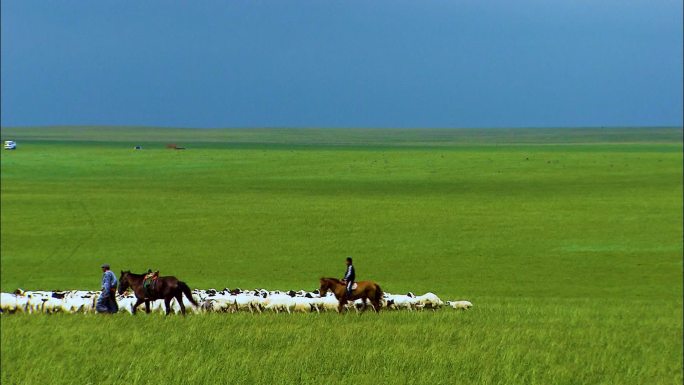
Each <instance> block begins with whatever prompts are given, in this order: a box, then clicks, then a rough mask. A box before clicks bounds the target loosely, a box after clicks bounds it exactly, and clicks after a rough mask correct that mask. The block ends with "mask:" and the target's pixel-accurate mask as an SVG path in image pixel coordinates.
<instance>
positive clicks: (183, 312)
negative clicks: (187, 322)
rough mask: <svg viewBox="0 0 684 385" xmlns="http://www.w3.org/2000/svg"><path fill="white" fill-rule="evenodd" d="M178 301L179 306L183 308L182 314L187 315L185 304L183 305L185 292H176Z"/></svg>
mask: <svg viewBox="0 0 684 385" xmlns="http://www.w3.org/2000/svg"><path fill="white" fill-rule="evenodd" d="M176 301H178V306H180V309H181V314H182V315H185V305H183V293H182V292H180V291H179V292H178V293H176Z"/></svg>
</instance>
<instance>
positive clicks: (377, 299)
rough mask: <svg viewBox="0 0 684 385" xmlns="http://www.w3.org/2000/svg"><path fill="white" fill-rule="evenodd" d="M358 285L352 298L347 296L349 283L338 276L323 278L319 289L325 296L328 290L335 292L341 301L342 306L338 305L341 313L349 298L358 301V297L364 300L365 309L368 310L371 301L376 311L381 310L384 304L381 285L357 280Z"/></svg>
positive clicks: (353, 291)
mask: <svg viewBox="0 0 684 385" xmlns="http://www.w3.org/2000/svg"><path fill="white" fill-rule="evenodd" d="M356 285H357V287H356V289H354V290H352V295H351V297H350V298H347V285H346V284H345V283H344V282H342V281H341V280H339V279H337V278H321V287H320V288H319V289H318V290H319V293H320V295H321V297H323V296H325V293H326V292H327V291H328V290H330V291H331V292H332V293H333V294H335V298H337V301H338V302H339V303H340V306H339V307H338V311H339V312H340V313H341V312H342V310H343V309H344V305H346V304H347V302H348V300H351V301H356V300H357V299H361V300H362V301H363V309H364V310H366V306H367V303H366V301H370V303H371V305H373V308H374V309H375V312H376V313H377V312H379V311H380V306H381V305H382V303H381V300H382V289H381V288H380V285H378V284H377V283H375V282H373V281H360V282H356Z"/></svg>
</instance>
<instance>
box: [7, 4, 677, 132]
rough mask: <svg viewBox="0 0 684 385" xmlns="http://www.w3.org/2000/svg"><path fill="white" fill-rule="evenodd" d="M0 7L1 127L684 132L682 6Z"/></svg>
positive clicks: (167, 5)
mask: <svg viewBox="0 0 684 385" xmlns="http://www.w3.org/2000/svg"><path fill="white" fill-rule="evenodd" d="M141 3H143V4H141ZM1 4H2V20H1V32H2V35H1V40H2V41H1V43H2V45H1V47H0V49H1V55H2V56H1V60H2V63H1V64H2V66H1V71H0V72H1V79H0V80H1V82H2V83H1V93H2V95H1V96H2V99H1V108H2V111H1V112H2V115H1V122H0V123H1V124H2V126H24V125H71V124H74V125H90V124H98V125H148V126H175V127H263V126H269V127H293V126H305V127H523V126H528V127H529V126H625V125H629V126H652V125H668V126H671V125H676V126H681V125H682V119H683V118H682V104H683V100H682V87H683V80H682V67H683V65H684V63H683V60H682V55H683V54H682V46H683V42H682V33H683V32H682V1H681V0H673V1H658V0H654V1H588V0H576V1H563V2H561V1H548V0H547V1H541V0H540V1H529V0H521V1H475V0H472V1H470V0H467V1H461V0H453V1H431V0H421V1H417V0H416V1H402V0H392V1H382V0H375V1H355V0H345V1H324V0H312V1H300V0H290V1H257V0H242V1H206V0H205V1H201V2H180V1H178V2H173V1H163V2H162V1H149V0H148V1H144V2H135V1H96V2H91V1H79V2H75V1H28V0H21V1H20V0H6V1H5V0H3V1H2V3H1Z"/></svg>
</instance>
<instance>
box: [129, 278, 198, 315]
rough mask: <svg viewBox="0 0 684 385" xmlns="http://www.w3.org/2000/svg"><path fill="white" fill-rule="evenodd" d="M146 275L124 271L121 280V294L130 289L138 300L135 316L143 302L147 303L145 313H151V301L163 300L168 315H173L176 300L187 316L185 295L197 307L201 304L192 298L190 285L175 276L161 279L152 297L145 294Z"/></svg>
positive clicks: (158, 279)
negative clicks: (172, 301)
mask: <svg viewBox="0 0 684 385" xmlns="http://www.w3.org/2000/svg"><path fill="white" fill-rule="evenodd" d="M144 279H145V274H133V273H131V272H130V271H122V272H121V277H120V278H119V294H123V293H124V291H126V290H127V289H128V288H129V287H130V288H131V289H132V290H133V293H134V294H135V297H136V298H137V299H138V300H137V301H136V302H135V304H134V305H133V309H132V313H133V314H135V309H136V308H137V307H138V306H140V304H142V303H143V302H144V303H145V312H146V313H148V314H149V312H150V301H154V300H157V299H163V300H164V305H166V315H169V314H170V313H171V300H172V299H174V298H175V299H176V301H178V305H179V306H180V309H181V313H182V314H183V315H185V305H183V294H185V296H186V297H187V298H188V300H189V301H190V303H192V304H193V305H195V306H199V304H198V303H197V302H196V301H195V299H194V298H192V292H191V291H190V288H189V287H188V285H186V284H185V282H183V281H179V280H178V279H177V278H176V277H174V276H168V277H159V278H157V283H156V285H155V287H154V289H153V290H152V293H151V295H150V296H148V295H147V293H146V292H145V288H144V287H143V280H144Z"/></svg>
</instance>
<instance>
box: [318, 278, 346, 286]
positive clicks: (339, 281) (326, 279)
mask: <svg viewBox="0 0 684 385" xmlns="http://www.w3.org/2000/svg"><path fill="white" fill-rule="evenodd" d="M321 280H323V281H335V282H337V283H339V284H340V285H341V284H342V281H341V280H340V279H339V278H333V277H323V278H321Z"/></svg>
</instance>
